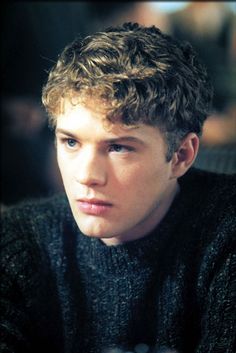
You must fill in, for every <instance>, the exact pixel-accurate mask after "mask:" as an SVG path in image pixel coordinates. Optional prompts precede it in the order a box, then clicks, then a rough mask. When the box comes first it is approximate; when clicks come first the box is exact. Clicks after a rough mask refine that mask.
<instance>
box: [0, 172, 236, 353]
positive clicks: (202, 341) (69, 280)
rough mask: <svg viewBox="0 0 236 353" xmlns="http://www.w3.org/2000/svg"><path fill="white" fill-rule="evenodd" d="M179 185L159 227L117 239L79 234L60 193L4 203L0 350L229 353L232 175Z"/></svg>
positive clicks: (235, 190)
mask: <svg viewBox="0 0 236 353" xmlns="http://www.w3.org/2000/svg"><path fill="white" fill-rule="evenodd" d="M179 184H180V193H179V194H178V196H177V197H176V198H175V200H174V202H173V203H172V205H171V207H170V209H169V211H168V213H167V214H166V216H165V217H164V219H163V220H162V221H161V223H160V224H159V225H158V226H157V228H156V229H155V231H153V232H152V233H151V234H149V235H147V236H146V237H144V238H142V239H138V240H135V241H132V242H128V243H126V244H122V245H117V246H106V245H105V244H104V243H102V242H101V241H100V240H99V239H95V238H89V237H87V236H85V235H83V234H81V232H80V231H79V229H78V227H77V225H76V223H75V221H74V219H73V216H72V214H71V211H70V207H69V205H68V201H67V199H66V196H65V195H64V194H62V195H57V196H54V197H51V198H49V199H43V200H34V201H33V200H32V201H28V202H25V203H22V204H20V205H17V206H14V207H11V208H9V209H8V210H7V211H5V212H4V214H3V217H2V220H3V237H2V241H1V267H2V268H1V325H2V328H1V332H2V340H1V352H4V353H5V352H11V353H18V352H24V353H29V352H30V353H38V352H40V353H43V352H51V353H95V352H96V353H102V352H106V351H109V350H108V349H109V348H111V347H116V348H119V349H121V350H123V351H124V352H125V350H126V351H128V350H129V351H133V352H134V351H135V350H136V352H138V349H141V348H142V346H139V347H138V346H137V345H138V344H141V343H143V344H146V346H143V352H145V351H147V349H146V350H145V347H146V348H147V346H148V347H149V351H150V352H153V351H152V350H153V349H155V352H163V349H164V350H165V347H166V349H167V351H168V352H172V351H173V350H174V351H177V352H178V353H200V352H201V353H213V352H214V353H233V352H234V344H235V331H236V325H235V283H236V281H235V253H234V249H235V246H234V244H233V243H234V242H235V234H236V217H235V194H236V184H235V177H233V176H229V175H228V176H227V175H217V174H213V173H206V172H201V171H197V170H194V169H191V170H190V171H189V172H188V173H187V174H186V175H185V176H184V177H182V178H180V180H179ZM121 222H122V220H121ZM168 348H169V350H168ZM171 349H172V350H171ZM109 352H112V350H110V351H109ZM114 352H115V351H114ZM140 352H141V350H140Z"/></svg>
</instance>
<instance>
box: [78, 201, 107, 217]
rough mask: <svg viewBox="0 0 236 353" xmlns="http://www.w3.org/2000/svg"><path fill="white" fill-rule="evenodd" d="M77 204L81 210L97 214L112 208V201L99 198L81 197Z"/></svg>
mask: <svg viewBox="0 0 236 353" xmlns="http://www.w3.org/2000/svg"><path fill="white" fill-rule="evenodd" d="M77 205H78V209H79V210H80V211H81V212H83V213H86V214H89V215H95V216H100V215H103V214H105V213H107V212H108V211H109V210H110V209H111V208H112V204H111V203H109V202H106V201H103V200H99V199H80V200H78V201H77Z"/></svg>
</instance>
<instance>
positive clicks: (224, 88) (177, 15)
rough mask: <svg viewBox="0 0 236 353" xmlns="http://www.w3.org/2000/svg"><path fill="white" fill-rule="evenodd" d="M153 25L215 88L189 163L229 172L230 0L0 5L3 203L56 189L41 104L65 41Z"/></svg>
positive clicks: (235, 99)
mask: <svg viewBox="0 0 236 353" xmlns="http://www.w3.org/2000/svg"><path fill="white" fill-rule="evenodd" d="M125 21H135V22H139V23H141V24H144V25H156V26H158V27H159V28H160V29H161V30H163V31H165V32H167V33H169V34H172V35H173V36H175V37H176V38H178V39H181V40H187V41H189V42H191V44H192V45H193V46H194V47H195V49H196V51H197V52H198V53H199V55H200V57H201V58H202V60H203V62H204V63H205V64H206V66H207V68H208V71H209V74H210V76H211V79H212V82H213V85H214V88H215V95H214V102H213V108H214V109H213V113H212V116H210V117H209V119H208V120H207V122H206V123H205V125H204V131H203V136H202V141H201V142H202V144H201V148H200V151H199V154H198V157H197V160H196V162H195V165H196V166H197V167H199V168H202V169H207V170H211V171H217V172H223V173H227V174H231V173H235V172H236V148H235V147H236V5H235V3H233V2H208V1H201V2H197V1H194V2H186V1H185V2H173V1H172V2H160V1H152V2H148V1H138V2H135V1H129V2H113V1H109V2H98V3H95V2H92V1H86V2H70V1H62V2H59V1H54V2H40V1H39V2H30V1H29V2H21V1H17V2H9V3H5V4H4V6H2V9H1V37H2V38H1V75H2V79H1V92H2V94H1V175H0V177H1V179H0V180H1V200H0V204H1V206H2V207H5V206H7V205H11V204H14V203H17V202H19V201H21V200H23V199H25V198H32V197H41V196H48V195H52V194H53V193H55V192H57V191H61V190H62V182H61V178H60V175H59V170H58V167H57V163H56V158H55V148H54V141H53V134H52V132H51V131H50V130H49V128H48V125H47V117H46V114H45V111H44V109H43V107H42V105H41V90H42V86H43V84H44V83H45V82H46V78H47V72H48V70H49V69H50V67H51V66H52V65H53V63H54V62H55V61H56V60H57V56H58V54H59V53H60V52H61V51H62V49H63V48H64V46H65V45H66V44H68V43H69V42H70V41H72V40H73V39H74V38H75V37H76V36H78V35H79V36H82V37H83V36H85V35H89V34H91V33H93V32H94V31H97V30H101V29H103V28H105V27H107V26H109V25H115V24H120V23H123V22H125Z"/></svg>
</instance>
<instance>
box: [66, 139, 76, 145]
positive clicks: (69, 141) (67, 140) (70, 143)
mask: <svg viewBox="0 0 236 353" xmlns="http://www.w3.org/2000/svg"><path fill="white" fill-rule="evenodd" d="M66 143H67V145H68V147H75V145H76V141H75V140H74V139H71V138H68V139H66Z"/></svg>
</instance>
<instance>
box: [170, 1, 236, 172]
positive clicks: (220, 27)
mask: <svg viewBox="0 0 236 353" xmlns="http://www.w3.org/2000/svg"><path fill="white" fill-rule="evenodd" d="M229 5H232V4H230V3H227V2H209V1H203V2H198V1H196V2H189V3H188V4H187V6H184V7H183V8H181V9H179V10H178V11H174V12H171V13H169V25H170V27H169V28H170V33H171V34H172V35H173V36H174V37H176V38H177V39H179V40H182V41H184V40H186V41H188V42H190V43H191V44H192V45H193V47H194V48H195V50H196V51H197V52H198V54H199V56H200V58H201V59H202V61H203V63H204V64H205V65H206V67H207V69H208V72H209V75H210V77H211V80H212V84H213V86H214V98H213V112H212V115H211V116H210V117H209V118H208V119H207V120H206V122H205V124H204V127H203V136H202V139H201V145H200V151H199V154H198V156H197V159H196V162H195V165H196V166H197V167H199V168H202V169H207V170H211V171H216V172H225V173H235V172H236V12H235V11H233V10H232V6H229ZM234 5H235V4H234Z"/></svg>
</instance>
